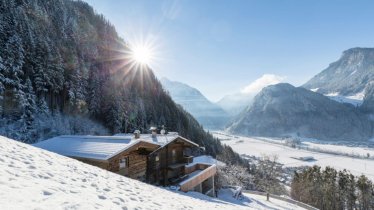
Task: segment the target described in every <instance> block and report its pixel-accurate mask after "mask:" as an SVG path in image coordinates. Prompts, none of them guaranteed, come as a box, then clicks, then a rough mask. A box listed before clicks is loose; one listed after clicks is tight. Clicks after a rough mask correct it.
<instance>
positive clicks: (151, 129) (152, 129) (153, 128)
mask: <svg viewBox="0 0 374 210" xmlns="http://www.w3.org/2000/svg"><path fill="white" fill-rule="evenodd" d="M149 130H150V131H154V130H157V128H156V127H153V126H152V127H151V128H150V129H149Z"/></svg>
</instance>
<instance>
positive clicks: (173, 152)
mask: <svg viewBox="0 0 374 210" xmlns="http://www.w3.org/2000/svg"><path fill="white" fill-rule="evenodd" d="M176 154H177V151H176V150H175V149H173V150H171V156H172V157H175V156H176Z"/></svg>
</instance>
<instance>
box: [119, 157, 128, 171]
mask: <svg viewBox="0 0 374 210" xmlns="http://www.w3.org/2000/svg"><path fill="white" fill-rule="evenodd" d="M128 167H129V157H124V158H122V159H120V160H119V168H120V169H121V168H128Z"/></svg>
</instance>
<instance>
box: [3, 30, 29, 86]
mask: <svg viewBox="0 0 374 210" xmlns="http://www.w3.org/2000/svg"><path fill="white" fill-rule="evenodd" d="M23 64H24V49H23V46H22V40H21V38H20V37H19V36H18V34H17V33H15V34H14V35H13V36H11V37H10V38H9V40H8V41H7V43H6V44H5V49H4V66H5V68H4V84H5V86H9V87H12V88H15V89H16V90H19V89H21V88H20V86H21V80H22V76H23V70H22V67H23Z"/></svg>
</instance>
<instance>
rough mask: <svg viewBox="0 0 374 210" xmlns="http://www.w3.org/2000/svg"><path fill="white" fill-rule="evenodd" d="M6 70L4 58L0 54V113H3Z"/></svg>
mask: <svg viewBox="0 0 374 210" xmlns="http://www.w3.org/2000/svg"><path fill="white" fill-rule="evenodd" d="M4 71H5V66H4V64H3V59H2V58H1V56H0V113H2V110H3V109H2V104H3V102H2V100H3V98H4V96H3V94H4V91H5V86H4V82H5V81H4V79H5V77H4Z"/></svg>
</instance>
